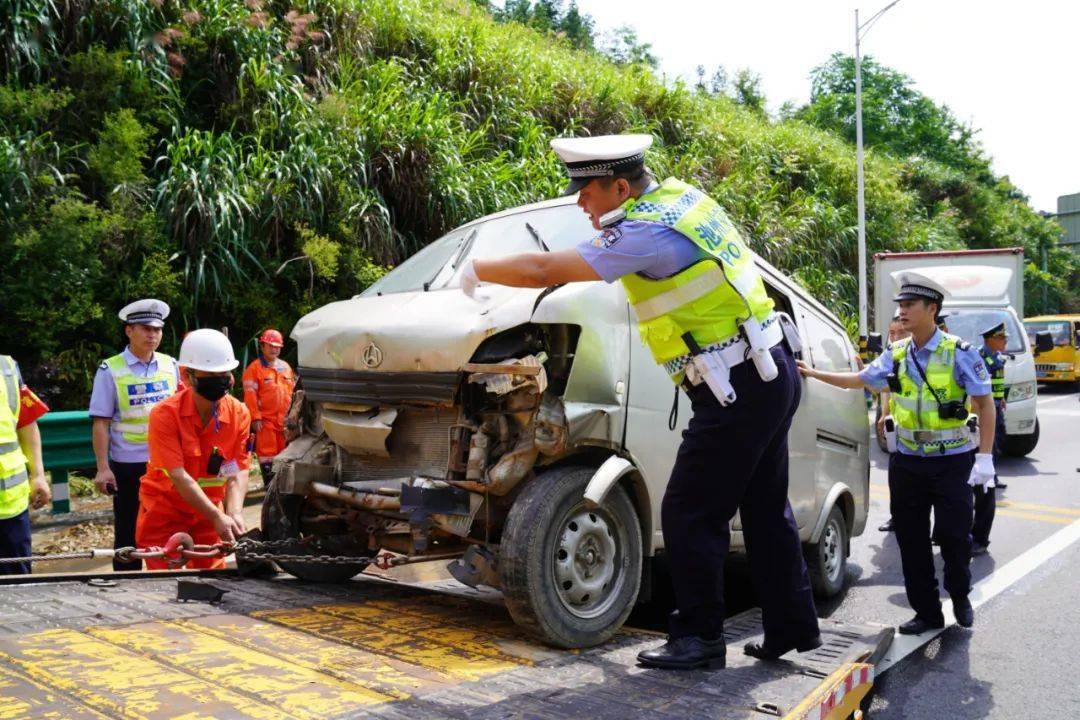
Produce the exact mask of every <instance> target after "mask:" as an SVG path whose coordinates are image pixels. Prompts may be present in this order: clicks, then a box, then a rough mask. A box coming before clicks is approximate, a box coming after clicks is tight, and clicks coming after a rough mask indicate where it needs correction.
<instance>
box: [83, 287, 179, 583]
mask: <svg viewBox="0 0 1080 720" xmlns="http://www.w3.org/2000/svg"><path fill="white" fill-rule="evenodd" d="M119 315H120V320H121V321H123V323H124V334H125V335H127V338H128V346H127V347H126V348H124V350H123V352H121V353H119V354H117V355H113V356H112V357H110V358H108V359H106V360H104V361H102V363H101V365H100V366H99V367H98V371H97V375H95V376H94V389H93V391H92V392H91V394H90V417H92V418H93V419H94V428H93V444H94V457H95V458H96V459H97V475H96V476H95V477H94V484H95V485H96V486H97V488H98V490H99V491H100V492H102V493H106V494H109V495H112V500H113V547H114V548H121V547H130V546H132V545H134V544H135V522H136V521H137V520H138V517H139V478H141V477H142V476H143V474H144V473H145V472H146V459H147V450H146V437H147V424H148V423H149V421H150V410H151V409H153V407H154V405H156V404H157V403H159V402H161V401H162V400H164V399H165V398H167V397H169V396H170V395H172V394H173V393H175V392H176V388H177V384H178V382H179V378H180V375H179V369H178V368H177V366H176V361H175V360H173V359H172V358H171V357H169V356H168V355H166V354H165V353H160V352H157V349H158V346H159V345H161V335H162V328H163V327H164V326H165V318H167V317H169V306H168V305H167V304H165V303H164V302H162V301H161V300H154V299H152V298H149V299H146V300H136V301H135V302H133V303H131V304H130V305H126V306H125V307H124V309H123V310H121V311H120V313H119ZM140 569H142V561H140V560H133V561H131V562H126V563H125V562H120V561H119V560H116V559H114V560H113V570H140Z"/></svg>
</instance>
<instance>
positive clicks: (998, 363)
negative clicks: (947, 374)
mask: <svg viewBox="0 0 1080 720" xmlns="http://www.w3.org/2000/svg"><path fill="white" fill-rule="evenodd" d="M982 337H983V345H982V347H980V348H979V357H981V358H982V360H983V362H984V363H986V371H987V372H988V373H990V394H991V395H992V396H993V398H994V408H995V409H996V410H997V412H996V414H995V416H994V417H995V420H996V423H995V427H994V463H995V464H996V463H997V460H998V458H999V457H1001V441H1002V439H1003V438H1004V437H1005V354H1004V351H1005V344H1006V342H1007V341H1008V337H1009V336H1008V334H1007V333H1006V332H1005V322H1004V321H1002V322H999V323H995V324H994V325H992V326H991V327H988V328H987V329H986V330H984V331H983V333H982ZM995 487H1005V485H1004V484H1002V483H1000V482H998V478H997V475H994V481H993V482H992V483H987V485H986V486H985V487H983V486H980V485H976V486H975V487H974V492H975V521H974V523H972V526H971V535H972V546H971V552H972V554H973V555H984V554H985V553H986V552H987V550H988V549H989V547H990V528H991V527H993V525H994V513H995V511H996V509H997V500H996V498H995V497H994V494H995V492H996V491H995V489H994V488H995Z"/></svg>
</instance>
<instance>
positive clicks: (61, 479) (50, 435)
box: [38, 410, 97, 514]
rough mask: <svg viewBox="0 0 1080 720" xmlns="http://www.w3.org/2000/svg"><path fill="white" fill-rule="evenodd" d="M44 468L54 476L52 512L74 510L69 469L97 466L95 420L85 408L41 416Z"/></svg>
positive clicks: (39, 425)
mask: <svg viewBox="0 0 1080 720" xmlns="http://www.w3.org/2000/svg"><path fill="white" fill-rule="evenodd" d="M38 427H40V428H41V454H42V461H43V462H44V464H45V470H46V472H48V473H49V474H50V475H51V476H52V496H53V501H52V511H53V514H58V513H66V512H71V493H70V492H69V490H68V472H70V471H71V470H81V469H84V468H93V467H96V465H97V463H96V461H95V459H94V446H93V441H92V440H91V432H92V427H93V423H92V421H91V420H90V413H89V412H88V411H86V410H70V411H64V412H50V413H46V414H45V415H42V416H41V418H40V419H39V420H38Z"/></svg>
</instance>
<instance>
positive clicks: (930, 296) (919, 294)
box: [893, 270, 948, 307]
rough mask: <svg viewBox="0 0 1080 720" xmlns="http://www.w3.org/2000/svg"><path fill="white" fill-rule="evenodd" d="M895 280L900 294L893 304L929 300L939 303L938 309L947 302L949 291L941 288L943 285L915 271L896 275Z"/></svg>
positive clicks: (906, 271)
mask: <svg viewBox="0 0 1080 720" xmlns="http://www.w3.org/2000/svg"><path fill="white" fill-rule="evenodd" d="M893 278H894V279H895V280H896V284H897V285H898V286H899V287H900V292H898V293H897V294H896V297H894V298H893V302H900V301H901V300H929V301H930V302H934V303H937V304H938V307H940V306H941V303H942V301H943V300H945V296H946V295H948V291H947V290H945V288H943V287H942V286H941V283H939V282H937V281H936V280H933V279H931V278H928V277H927V276H926V275H923V274H922V273H920V272H918V271H915V270H905V271H902V272H899V273H896V274H895V275H894V276H893Z"/></svg>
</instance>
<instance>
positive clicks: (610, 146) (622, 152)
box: [551, 135, 653, 195]
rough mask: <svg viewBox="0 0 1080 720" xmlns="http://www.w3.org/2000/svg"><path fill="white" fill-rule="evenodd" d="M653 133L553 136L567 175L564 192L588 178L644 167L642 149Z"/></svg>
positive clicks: (555, 149) (643, 152) (554, 145)
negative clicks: (580, 136) (573, 136)
mask: <svg viewBox="0 0 1080 720" xmlns="http://www.w3.org/2000/svg"><path fill="white" fill-rule="evenodd" d="M652 142H653V139H652V135H600V136H597V137H583V138H555V139H554V140H552V141H551V149H552V150H554V151H555V153H556V154H557V155H558V156H559V158H560V159H561V160H562V161H563V164H564V165H565V166H566V172H567V174H568V175H569V176H570V184H569V185H568V186H567V188H566V191H565V193H564V194H565V195H573V194H574V193H576V192H577V191H579V190H581V188H583V187H585V186H586V185H587V184H588V183H589V181H590V180H593V179H594V178H600V177H611V176H613V175H618V174H632V173H634V172H636V171H639V170H640V171H644V169H645V151H646V150H647V149H648V148H649V147H650V146H651V145H652Z"/></svg>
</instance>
